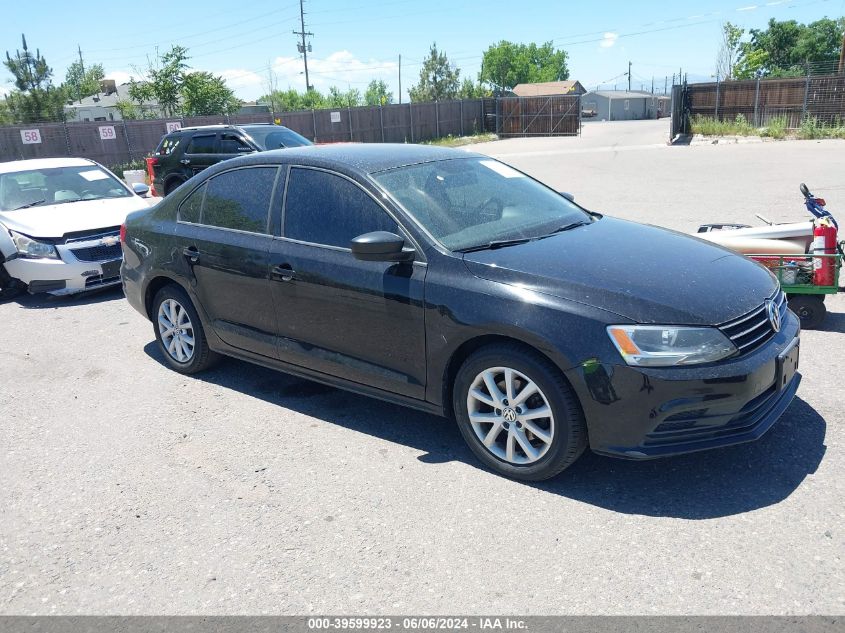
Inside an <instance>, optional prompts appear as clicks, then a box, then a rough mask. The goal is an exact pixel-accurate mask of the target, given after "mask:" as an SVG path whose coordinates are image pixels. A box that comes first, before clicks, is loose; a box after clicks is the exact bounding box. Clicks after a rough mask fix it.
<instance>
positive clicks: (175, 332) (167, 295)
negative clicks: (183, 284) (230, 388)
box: [152, 285, 218, 374]
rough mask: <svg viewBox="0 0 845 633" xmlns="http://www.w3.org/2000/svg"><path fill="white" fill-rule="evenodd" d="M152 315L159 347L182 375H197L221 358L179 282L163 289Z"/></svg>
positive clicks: (155, 301) (157, 296)
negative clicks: (212, 349) (210, 344)
mask: <svg viewBox="0 0 845 633" xmlns="http://www.w3.org/2000/svg"><path fill="white" fill-rule="evenodd" d="M152 316H153V327H154V329H155V335H156V341H157V342H158V347H159V349H160V350H161V352H162V354H163V355H164V359H165V360H166V361H167V364H168V365H169V366H170V367H171V368H173V369H175V370H176V371H178V372H179V373H182V374H196V373H198V372H201V371H203V370H204V369H207V368H208V367H210V366H211V365H212V364H213V363H214V362H215V361H216V360H217V358H218V356H217V354H215V353H214V352H212V351H211V349H210V348H209V347H208V341H207V340H206V338H205V332H204V331H203V329H202V323H200V319H199V315H198V314H197V311H196V310H195V309H194V305H193V304H192V303H191V300H190V299H189V298H188V295H187V294H186V293H185V291H184V290H182V289H181V288H179V287H178V286H175V285H170V286H165V287H164V288H162V289H161V290H159V291H158V293H157V294H156V296H155V299H153V314H152Z"/></svg>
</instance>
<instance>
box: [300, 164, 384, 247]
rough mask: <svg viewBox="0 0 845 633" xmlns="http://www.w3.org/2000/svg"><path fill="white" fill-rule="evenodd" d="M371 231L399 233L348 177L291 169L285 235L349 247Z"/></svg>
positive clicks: (305, 240)
mask: <svg viewBox="0 0 845 633" xmlns="http://www.w3.org/2000/svg"><path fill="white" fill-rule="evenodd" d="M371 231H390V232H391V233H398V232H399V226H398V225H397V224H396V222H395V221H394V220H393V218H391V217H390V216H389V215H388V214H387V213H386V212H385V211H384V209H382V208H381V207H380V206H379V205H378V204H377V203H376V202H375V200H373V199H372V198H371V197H370V196H369V195H368V194H367V193H366V192H364V191H363V190H362V189H361V188H360V187H358V186H357V185H355V184H353V183H352V182H350V181H348V180H346V178H342V177H341V176H336V175H334V174H330V173H327V172H324V171H317V170H314V169H297V168H294V169H291V172H290V182H289V183H288V188H287V196H286V198H285V231H284V234H285V237H289V238H291V239H294V240H301V241H303V242H312V243H314V244H325V245H328V246H340V247H342V248H349V242H351V241H352V239H353V238H356V237H358V236H359V235H362V234H364V233H369V232H371Z"/></svg>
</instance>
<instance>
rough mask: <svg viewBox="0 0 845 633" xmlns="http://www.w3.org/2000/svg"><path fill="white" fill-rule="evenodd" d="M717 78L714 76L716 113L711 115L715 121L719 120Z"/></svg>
mask: <svg viewBox="0 0 845 633" xmlns="http://www.w3.org/2000/svg"><path fill="white" fill-rule="evenodd" d="M719 86H720V84H719V78H718V77H717V78H716V114H714V115H713V118H714V119H716V120H717V121H718V120H719Z"/></svg>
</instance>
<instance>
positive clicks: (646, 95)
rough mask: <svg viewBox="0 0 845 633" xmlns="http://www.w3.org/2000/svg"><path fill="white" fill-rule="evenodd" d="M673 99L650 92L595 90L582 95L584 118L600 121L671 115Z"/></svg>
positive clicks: (655, 117)
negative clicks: (593, 118)
mask: <svg viewBox="0 0 845 633" xmlns="http://www.w3.org/2000/svg"><path fill="white" fill-rule="evenodd" d="M671 101H672V100H671V98H670V97H665V96H662V95H654V94H652V93H650V92H636V91H631V92H629V91H627V90H595V91H593V92H588V93H586V94H585V95H583V96H582V97H581V112H582V115H583V117H584V118H592V117H595V118H596V119H598V120H599V121H628V120H633V119H657V118H659V117H663V116H669V113H670V103H671ZM594 113H595V114H594Z"/></svg>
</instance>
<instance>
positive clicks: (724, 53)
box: [716, 22, 745, 79]
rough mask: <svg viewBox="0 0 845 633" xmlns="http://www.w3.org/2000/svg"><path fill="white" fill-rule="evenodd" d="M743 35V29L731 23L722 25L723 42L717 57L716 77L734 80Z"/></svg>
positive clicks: (720, 44)
mask: <svg viewBox="0 0 845 633" xmlns="http://www.w3.org/2000/svg"><path fill="white" fill-rule="evenodd" d="M743 33H745V31H744V30H743V29H741V28H739V27H738V26H736V25H734V24H731V23H730V22H725V23H724V24H722V41H721V42H720V43H719V54H718V56H717V57H716V76H717V77H718V78H719V79H732V78H733V71H734V65H735V62H736V56H737V54H738V52H739V41H740V40H741V39H742V35H743Z"/></svg>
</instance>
